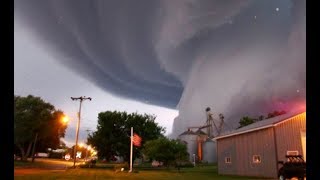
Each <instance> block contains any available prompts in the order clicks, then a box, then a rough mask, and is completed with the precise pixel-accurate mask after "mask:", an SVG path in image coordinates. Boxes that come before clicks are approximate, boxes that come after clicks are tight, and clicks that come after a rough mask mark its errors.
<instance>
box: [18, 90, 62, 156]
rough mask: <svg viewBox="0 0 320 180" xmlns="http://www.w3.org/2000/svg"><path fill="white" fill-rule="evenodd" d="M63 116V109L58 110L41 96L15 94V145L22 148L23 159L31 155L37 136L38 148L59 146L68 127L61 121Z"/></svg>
mask: <svg viewBox="0 0 320 180" xmlns="http://www.w3.org/2000/svg"><path fill="white" fill-rule="evenodd" d="M62 116H63V112H62V111H60V110H57V111H56V110H55V108H54V106H53V105H51V104H50V103H47V102H45V101H43V100H42V99H41V98H40V97H34V96H32V95H28V96H27V97H21V96H14V145H15V146H16V147H17V148H18V149H19V150H20V155H21V157H22V160H26V158H27V157H28V156H29V155H30V152H31V147H32V144H33V143H34V139H35V137H36V136H37V146H38V147H39V148H40V149H36V150H45V149H46V148H48V147H51V148H56V147H58V146H59V144H60V138H61V137H64V134H65V129H66V125H65V124H62V123H61V121H60V119H61V117H62Z"/></svg>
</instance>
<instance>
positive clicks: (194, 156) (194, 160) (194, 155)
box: [193, 154, 196, 166]
mask: <svg viewBox="0 0 320 180" xmlns="http://www.w3.org/2000/svg"><path fill="white" fill-rule="evenodd" d="M193 166H196V154H193Z"/></svg>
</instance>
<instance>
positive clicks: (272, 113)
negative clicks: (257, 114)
mask: <svg viewBox="0 0 320 180" xmlns="http://www.w3.org/2000/svg"><path fill="white" fill-rule="evenodd" d="M285 113H286V112H285V111H280V112H279V111H273V112H271V113H268V116H267V118H266V119H269V118H273V117H276V116H280V115H282V114H285Z"/></svg>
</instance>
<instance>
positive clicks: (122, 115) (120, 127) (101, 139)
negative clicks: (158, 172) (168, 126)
mask: <svg viewBox="0 0 320 180" xmlns="http://www.w3.org/2000/svg"><path fill="white" fill-rule="evenodd" d="M155 118H156V117H155V116H153V115H147V114H144V115H141V114H137V113H131V114H128V113H126V112H118V111H113V112H111V111H106V112H101V113H99V115H98V125H97V131H95V132H93V133H90V134H89V135H88V140H87V141H88V144H91V145H92V146H94V147H96V149H97V151H98V157H99V158H106V159H107V160H111V159H113V158H114V156H122V157H123V158H124V160H125V161H128V160H129V158H130V146H129V145H130V134H131V127H133V129H134V132H135V133H137V134H138V135H139V136H141V137H142V146H143V144H144V142H146V141H148V140H153V139H157V138H159V137H163V133H164V132H165V129H164V128H162V127H160V126H158V124H157V123H156V122H155ZM133 152H134V158H136V157H141V148H140V147H138V148H137V147H134V148H133Z"/></svg>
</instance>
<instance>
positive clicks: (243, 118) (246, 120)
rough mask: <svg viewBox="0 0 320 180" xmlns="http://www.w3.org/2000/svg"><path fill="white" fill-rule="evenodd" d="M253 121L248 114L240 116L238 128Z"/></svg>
mask: <svg viewBox="0 0 320 180" xmlns="http://www.w3.org/2000/svg"><path fill="white" fill-rule="evenodd" d="M254 122H255V119H253V118H250V117H248V116H244V117H242V118H241V119H240V121H239V124H240V125H239V127H238V128H242V127H244V126H248V125H249V124H252V123H254Z"/></svg>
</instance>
